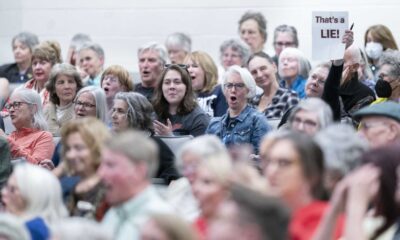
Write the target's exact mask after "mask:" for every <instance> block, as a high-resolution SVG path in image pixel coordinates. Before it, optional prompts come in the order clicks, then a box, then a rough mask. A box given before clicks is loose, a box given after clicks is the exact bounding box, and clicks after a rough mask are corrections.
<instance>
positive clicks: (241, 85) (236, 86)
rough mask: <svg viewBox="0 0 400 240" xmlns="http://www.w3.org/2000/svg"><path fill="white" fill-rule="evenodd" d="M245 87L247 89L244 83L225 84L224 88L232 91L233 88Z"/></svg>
mask: <svg viewBox="0 0 400 240" xmlns="http://www.w3.org/2000/svg"><path fill="white" fill-rule="evenodd" d="M245 87H246V85H245V84H244V83H225V84H224V88H226V89H232V88H235V89H243V88H245Z"/></svg>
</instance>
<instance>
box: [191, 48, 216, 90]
mask: <svg viewBox="0 0 400 240" xmlns="http://www.w3.org/2000/svg"><path fill="white" fill-rule="evenodd" d="M190 60H192V61H193V62H195V63H196V64H198V65H199V66H200V67H201V69H203V71H204V73H205V76H204V78H205V79H204V87H203V89H201V90H200V92H211V91H212V90H213V89H214V87H215V86H216V85H217V84H218V68H217V65H215V63H214V61H213V59H212V58H211V56H210V55H208V53H206V52H203V51H195V52H192V53H190V54H188V55H187V56H186V57H185V60H184V61H183V62H184V63H186V64H187V63H188V62H189V61H190Z"/></svg>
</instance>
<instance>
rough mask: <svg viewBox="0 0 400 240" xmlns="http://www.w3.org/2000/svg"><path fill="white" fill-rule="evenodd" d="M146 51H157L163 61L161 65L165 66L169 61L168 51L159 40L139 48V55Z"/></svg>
mask: <svg viewBox="0 0 400 240" xmlns="http://www.w3.org/2000/svg"><path fill="white" fill-rule="evenodd" d="M146 51H156V52H157V53H158V57H159V60H160V61H161V64H162V65H161V66H164V65H165V64H166V63H167V62H168V53H167V50H166V49H165V47H164V46H163V45H161V44H159V43H157V42H149V43H146V44H144V45H142V46H141V47H140V48H139V49H138V56H139V55H140V54H141V53H142V52H146Z"/></svg>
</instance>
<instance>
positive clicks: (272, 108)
mask: <svg viewBox="0 0 400 240" xmlns="http://www.w3.org/2000/svg"><path fill="white" fill-rule="evenodd" d="M262 95H263V93H260V94H257V95H256V96H255V97H254V98H253V99H251V100H250V104H251V105H252V106H253V107H255V108H257V106H258V104H259V103H260V101H261V97H262ZM298 103H299V98H298V96H297V93H296V92H294V91H292V90H289V89H286V88H278V90H277V91H276V93H275V96H274V97H273V98H272V101H271V103H270V104H269V105H268V106H267V108H266V109H265V110H264V111H263V113H264V114H265V116H266V117H267V119H277V118H281V117H282V116H283V114H284V113H285V112H286V111H287V110H288V109H289V108H292V107H294V106H296V105H297V104H298Z"/></svg>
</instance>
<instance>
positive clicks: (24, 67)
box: [0, 32, 39, 83]
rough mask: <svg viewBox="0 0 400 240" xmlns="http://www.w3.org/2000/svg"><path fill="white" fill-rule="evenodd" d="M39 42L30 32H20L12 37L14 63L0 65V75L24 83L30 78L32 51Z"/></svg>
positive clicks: (11, 81) (14, 81)
mask: <svg viewBox="0 0 400 240" xmlns="http://www.w3.org/2000/svg"><path fill="white" fill-rule="evenodd" d="M38 44H39V39H38V37H37V36H36V35H35V34H33V33H30V32H20V33H18V34H17V35H16V36H14V37H13V39H12V41H11V46H12V50H13V54H14V60H15V63H12V64H5V65H3V66H1V67H0V77H4V78H7V80H8V81H9V82H10V83H25V82H26V81H28V80H29V79H31V78H32V63H31V60H32V52H33V48H34V47H35V46H36V45H38Z"/></svg>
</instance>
